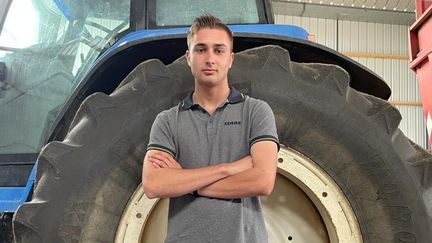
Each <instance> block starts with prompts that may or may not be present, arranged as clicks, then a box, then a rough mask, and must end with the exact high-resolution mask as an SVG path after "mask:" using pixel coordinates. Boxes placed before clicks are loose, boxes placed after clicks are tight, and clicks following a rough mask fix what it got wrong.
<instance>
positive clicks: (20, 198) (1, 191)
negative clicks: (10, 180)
mask: <svg viewBox="0 0 432 243" xmlns="http://www.w3.org/2000/svg"><path fill="white" fill-rule="evenodd" d="M36 168H37V162H36V163H35V165H34V166H33V169H32V171H31V173H30V176H29V179H28V181H27V184H26V186H25V187H0V213H13V212H15V211H16V210H17V209H18V207H19V206H20V205H21V204H23V203H24V202H27V201H28V199H29V197H30V195H31V193H32V190H33V185H34V182H35V179H36Z"/></svg>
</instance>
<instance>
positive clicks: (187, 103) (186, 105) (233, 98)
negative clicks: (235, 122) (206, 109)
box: [182, 87, 245, 110]
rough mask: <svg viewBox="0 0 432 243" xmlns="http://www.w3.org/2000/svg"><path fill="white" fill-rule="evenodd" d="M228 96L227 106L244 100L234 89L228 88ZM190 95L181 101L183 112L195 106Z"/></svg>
mask: <svg viewBox="0 0 432 243" xmlns="http://www.w3.org/2000/svg"><path fill="white" fill-rule="evenodd" d="M230 89H231V91H230V94H229V96H228V100H227V102H228V103H229V104H236V103H239V102H242V101H244V100H245V96H244V95H243V94H242V93H240V92H239V91H237V90H236V89H235V88H234V87H231V88H230ZM192 95H193V91H192V92H191V93H190V94H189V95H188V96H187V97H186V98H185V99H184V100H183V101H182V108H183V109H185V110H189V109H191V108H192V107H194V106H196V105H197V104H194V102H193V99H192Z"/></svg>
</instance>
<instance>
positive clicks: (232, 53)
mask: <svg viewBox="0 0 432 243" xmlns="http://www.w3.org/2000/svg"><path fill="white" fill-rule="evenodd" d="M233 62H234V52H231V63H230V65H229V68H231V66H232V64H233Z"/></svg>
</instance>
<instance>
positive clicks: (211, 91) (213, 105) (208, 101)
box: [193, 82, 230, 114]
mask: <svg viewBox="0 0 432 243" xmlns="http://www.w3.org/2000/svg"><path fill="white" fill-rule="evenodd" d="M229 94H230V88H229V86H228V82H226V83H223V84H221V85H218V86H201V85H199V84H197V83H196V82H195V91H194V94H193V101H194V103H196V104H199V105H200V106H201V107H202V108H204V109H205V110H206V111H207V112H208V113H210V114H212V113H213V112H214V111H215V110H216V109H217V108H218V107H219V106H220V105H221V104H223V103H225V101H226V100H227V98H228V96H229Z"/></svg>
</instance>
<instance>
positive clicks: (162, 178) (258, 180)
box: [142, 141, 277, 199]
mask: <svg viewBox="0 0 432 243" xmlns="http://www.w3.org/2000/svg"><path fill="white" fill-rule="evenodd" d="M229 162H230V161H227V162H226V163H220V164H216V165H211V166H208V167H202V168H195V169H183V168H182V167H181V166H180V164H179V163H178V162H177V161H175V160H174V158H173V157H172V156H171V155H170V154H168V153H166V152H163V151H159V150H149V151H148V152H147V154H146V156H145V158H144V166H143V176H142V182H143V186H144V193H145V194H146V196H147V197H148V198H157V197H177V196H182V195H185V194H188V193H191V192H193V191H197V192H198V194H199V195H201V196H205V197H213V198H221V199H233V198H242V197H253V196H267V195H269V194H270V193H271V192H272V190H273V186H274V181H275V177H276V169H277V145H276V143H275V142H273V141H260V142H257V143H255V144H253V145H252V147H251V155H250V156H246V157H244V158H242V159H240V160H237V161H233V162H231V163H229Z"/></svg>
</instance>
